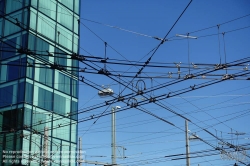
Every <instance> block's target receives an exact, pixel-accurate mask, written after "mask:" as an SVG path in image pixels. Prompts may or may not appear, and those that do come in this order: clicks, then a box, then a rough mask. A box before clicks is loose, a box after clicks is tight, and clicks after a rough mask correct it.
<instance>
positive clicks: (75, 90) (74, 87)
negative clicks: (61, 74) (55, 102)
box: [71, 79, 78, 98]
mask: <svg viewBox="0 0 250 166" xmlns="http://www.w3.org/2000/svg"><path fill="white" fill-rule="evenodd" d="M71 80H72V86H71V88H72V96H74V97H76V98H77V97H78V81H76V80H74V79H71Z"/></svg>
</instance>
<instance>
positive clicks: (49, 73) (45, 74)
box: [39, 65, 53, 87]
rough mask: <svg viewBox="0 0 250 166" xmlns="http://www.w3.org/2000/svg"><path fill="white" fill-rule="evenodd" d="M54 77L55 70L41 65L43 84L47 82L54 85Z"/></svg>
mask: <svg viewBox="0 0 250 166" xmlns="http://www.w3.org/2000/svg"><path fill="white" fill-rule="evenodd" d="M52 78H53V70H52V69H50V68H48V67H46V66H43V65H40V68H39V81H40V82H41V83H43V84H46V85H48V86H50V87H52V85H53V79H52Z"/></svg>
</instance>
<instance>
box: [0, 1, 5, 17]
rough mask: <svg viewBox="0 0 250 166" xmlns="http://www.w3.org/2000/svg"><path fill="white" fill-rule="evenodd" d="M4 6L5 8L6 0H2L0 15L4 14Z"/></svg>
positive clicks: (0, 2)
mask: <svg viewBox="0 0 250 166" xmlns="http://www.w3.org/2000/svg"><path fill="white" fill-rule="evenodd" d="M4 8H5V1H3V0H2V1H0V15H3V14H4V11H5V10H4Z"/></svg>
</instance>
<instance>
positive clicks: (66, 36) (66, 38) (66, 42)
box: [57, 25, 73, 51]
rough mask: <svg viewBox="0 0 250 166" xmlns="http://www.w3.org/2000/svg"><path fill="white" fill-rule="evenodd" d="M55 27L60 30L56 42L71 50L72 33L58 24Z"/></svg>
mask: <svg viewBox="0 0 250 166" xmlns="http://www.w3.org/2000/svg"><path fill="white" fill-rule="evenodd" d="M57 29H58V31H59V32H60V35H59V37H58V43H59V44H60V45H62V46H63V47H65V48H67V49H69V50H71V51H72V43H73V33H72V32H71V31H69V30H67V29H66V28H64V27H62V26H60V25H58V27H57Z"/></svg>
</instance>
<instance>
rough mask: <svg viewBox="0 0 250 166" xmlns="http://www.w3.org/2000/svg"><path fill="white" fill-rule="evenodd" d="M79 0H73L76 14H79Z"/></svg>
mask: <svg viewBox="0 0 250 166" xmlns="http://www.w3.org/2000/svg"><path fill="white" fill-rule="evenodd" d="M79 1H80V0H75V7H74V12H75V13H76V14H78V15H79V14H80V13H79V8H80V2H79Z"/></svg>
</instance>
